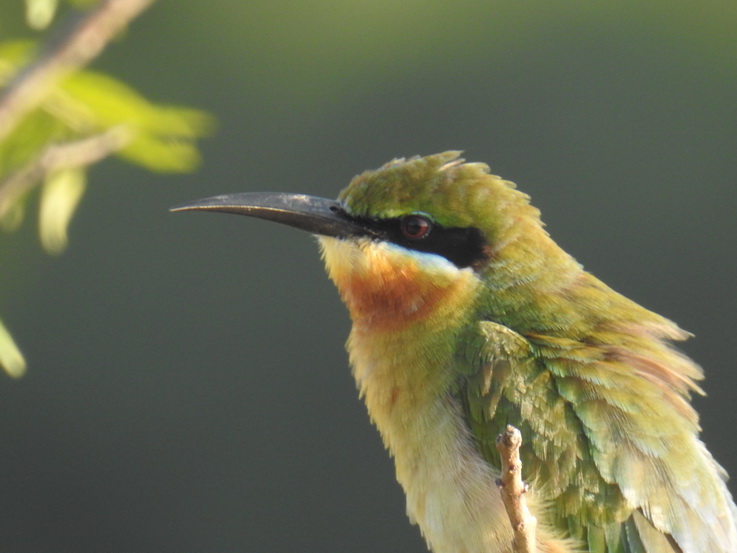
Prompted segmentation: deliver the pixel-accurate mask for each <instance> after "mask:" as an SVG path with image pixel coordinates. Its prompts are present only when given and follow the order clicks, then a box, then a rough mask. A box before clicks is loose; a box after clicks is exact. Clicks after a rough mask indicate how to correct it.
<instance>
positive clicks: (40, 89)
mask: <svg viewBox="0 0 737 553" xmlns="http://www.w3.org/2000/svg"><path fill="white" fill-rule="evenodd" d="M154 1H155V0H104V1H103V2H100V4H99V5H98V6H97V7H95V8H94V9H92V10H90V11H89V12H85V13H84V14H81V15H76V16H74V17H73V18H72V21H71V22H70V24H69V26H68V27H67V29H68V31H67V32H65V33H63V34H62V36H61V37H60V38H59V39H58V40H56V41H54V42H53V43H50V44H48V45H47V47H46V49H45V50H44V52H43V53H42V54H41V55H40V56H39V57H38V59H37V60H36V61H35V62H33V63H31V64H29V65H28V66H26V67H25V68H24V69H23V70H22V71H20V72H19V73H18V74H17V75H16V76H15V77H14V78H13V80H12V81H11V82H10V84H9V85H8V87H7V88H6V90H5V93H4V94H3V96H2V97H0V142H2V141H3V140H4V139H5V138H6V137H7V136H8V135H9V134H10V133H11V132H12V131H13V129H14V128H15V126H16V125H17V124H18V122H19V121H20V120H21V119H22V118H23V117H24V116H25V115H26V114H28V113H29V112H30V111H31V110H33V109H34V108H36V107H37V106H38V105H39V104H40V103H41V102H42V101H43V100H44V98H45V96H46V94H47V93H48V92H49V91H50V90H51V89H52V88H53V87H54V85H56V84H58V83H59V82H60V81H61V80H62V79H63V78H64V77H66V76H67V75H69V74H70V73H72V72H74V71H75V70H77V69H80V68H81V67H84V66H85V65H87V64H88V63H89V62H90V61H91V60H92V59H94V58H95V57H96V56H97V55H99V54H100V52H102V50H103V49H104V48H105V46H106V45H107V43H108V42H110V40H111V39H112V38H113V37H114V36H115V35H116V34H117V33H118V32H119V31H120V30H121V29H122V28H123V27H125V26H126V25H127V24H128V23H129V22H130V21H131V20H133V19H134V18H135V17H136V16H137V15H138V14H140V13H141V12H142V11H143V10H144V9H146V8H147V7H149V6H150V5H151V4H152V3H153V2H154Z"/></svg>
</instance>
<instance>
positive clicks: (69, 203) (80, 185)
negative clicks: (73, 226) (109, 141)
mask: <svg viewBox="0 0 737 553" xmlns="http://www.w3.org/2000/svg"><path fill="white" fill-rule="evenodd" d="M85 188H86V179H85V172H84V170H82V169H65V170H62V171H56V172H54V173H51V174H50V175H48V177H47V178H46V180H45V181H44V185H43V187H42V189H41V208H40V213H39V218H38V223H39V234H40V235H41V243H42V244H43V247H44V248H45V249H46V251H47V252H49V253H61V251H62V250H64V248H65V247H66V245H67V227H68V226H69V221H70V220H71V218H72V215H73V214H74V210H75V209H76V208H77V205H79V201H80V200H81V199H82V195H83V194H84V190H85Z"/></svg>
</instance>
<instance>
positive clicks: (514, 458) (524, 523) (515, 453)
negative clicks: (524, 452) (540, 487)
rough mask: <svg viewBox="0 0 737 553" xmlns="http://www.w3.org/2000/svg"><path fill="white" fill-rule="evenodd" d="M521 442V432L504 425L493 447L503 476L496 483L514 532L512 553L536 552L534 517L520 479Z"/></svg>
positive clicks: (525, 489) (535, 521)
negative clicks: (500, 459) (500, 460)
mask: <svg viewBox="0 0 737 553" xmlns="http://www.w3.org/2000/svg"><path fill="white" fill-rule="evenodd" d="M520 445H522V434H521V433H520V431H519V430H517V429H516V428H515V427H514V426H507V429H506V431H505V432H504V433H503V434H499V436H497V438H496V448H497V450H498V451H499V453H500V454H501V457H502V475H501V478H500V479H499V481H498V482H497V484H498V486H499V489H500V493H501V496H502V502H503V503H504V507H505V508H506V510H507V516H508V517H509V522H510V523H511V524H512V530H513V532H514V539H513V541H512V547H513V550H514V553H535V551H536V550H537V549H536V545H535V530H536V528H537V519H536V518H535V517H534V516H532V514H531V513H530V511H529V509H528V508H527V501H526V500H525V495H524V494H525V493H526V492H527V486H526V485H525V483H524V482H523V481H522V461H520V458H519V448H520Z"/></svg>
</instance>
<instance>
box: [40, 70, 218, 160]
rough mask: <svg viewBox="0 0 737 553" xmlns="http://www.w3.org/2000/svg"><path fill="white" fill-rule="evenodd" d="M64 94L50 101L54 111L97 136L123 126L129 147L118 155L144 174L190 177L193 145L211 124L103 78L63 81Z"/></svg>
mask: <svg viewBox="0 0 737 553" xmlns="http://www.w3.org/2000/svg"><path fill="white" fill-rule="evenodd" d="M62 90H63V91H64V93H65V94H63V95H62V94H59V95H56V96H55V98H54V102H55V103H54V106H55V109H59V110H61V112H62V113H59V115H60V116H61V117H64V116H65V115H64V113H69V114H72V113H74V114H75V117H76V118H77V120H78V121H80V120H81V119H82V118H85V116H84V115H83V112H86V119H87V121H86V123H87V125H89V126H90V127H92V128H93V129H94V130H96V131H98V130H101V129H105V128H108V127H113V126H118V125H121V124H125V125H126V128H127V129H128V130H129V132H131V141H130V143H129V144H128V145H127V146H126V147H125V148H123V149H122V150H121V151H120V152H119V155H120V156H121V157H125V158H126V159H128V160H129V161H131V162H133V163H137V164H139V165H142V166H144V167H146V168H147V169H149V170H153V171H161V172H185V171H191V170H192V169H194V168H195V167H196V166H197V164H198V163H199V160H200V158H199V154H198V152H197V148H196V145H195V139H196V138H198V137H201V136H204V135H206V134H208V133H209V132H210V130H211V129H212V127H213V126H214V125H213V120H212V118H211V117H210V116H209V115H207V114H206V113H204V112H202V111H199V110H195V109H191V108H184V107H175V106H159V105H155V104H152V103H151V102H149V101H148V100H146V99H145V98H144V97H143V96H141V95H140V94H138V93H137V92H136V91H135V90H133V89H132V88H130V87H128V86H127V85H125V84H123V83H121V82H119V81H116V80H115V79H112V78H110V77H108V76H106V75H102V74H100V73H95V72H93V71H83V72H80V73H77V74H75V75H73V76H72V77H70V78H69V79H67V80H66V81H65V83H64V84H63V86H62Z"/></svg>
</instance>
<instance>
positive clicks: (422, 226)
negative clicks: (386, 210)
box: [399, 215, 432, 240]
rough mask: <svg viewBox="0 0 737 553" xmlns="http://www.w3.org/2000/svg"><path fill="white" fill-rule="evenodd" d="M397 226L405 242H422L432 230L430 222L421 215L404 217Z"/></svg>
mask: <svg viewBox="0 0 737 553" xmlns="http://www.w3.org/2000/svg"><path fill="white" fill-rule="evenodd" d="M399 226H400V228H401V230H402V234H403V235H404V237H405V238H406V239H407V240H422V239H423V238H425V237H427V235H428V234H430V231H431V230H432V222H431V221H430V220H429V219H428V218H427V217H423V216H422V215H405V216H404V217H402V218H401V219H400V221H399Z"/></svg>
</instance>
